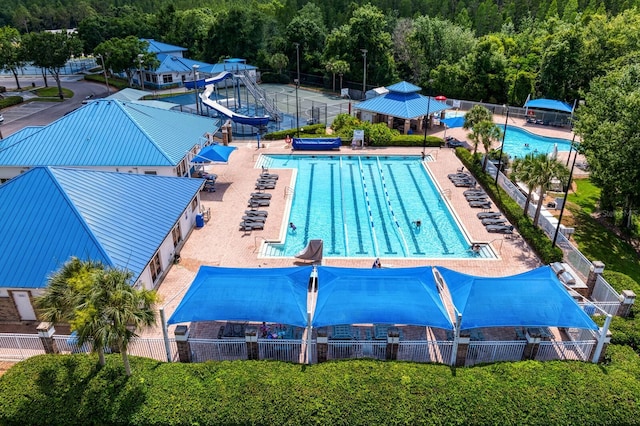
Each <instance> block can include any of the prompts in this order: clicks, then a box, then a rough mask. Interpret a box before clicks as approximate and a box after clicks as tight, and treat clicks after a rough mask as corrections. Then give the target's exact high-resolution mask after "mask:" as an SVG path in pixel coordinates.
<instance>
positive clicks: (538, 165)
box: [532, 154, 569, 225]
mask: <svg viewBox="0 0 640 426" xmlns="http://www.w3.org/2000/svg"><path fill="white" fill-rule="evenodd" d="M532 173H533V177H534V181H535V184H536V187H537V188H538V206H537V207H536V214H535V216H534V217H533V224H534V225H537V224H538V218H539V217H540V209H541V207H542V201H543V197H544V193H545V191H547V190H548V189H549V188H550V187H551V184H552V183H553V181H554V180H560V181H561V182H565V181H566V180H567V178H568V177H569V169H567V167H566V166H565V165H564V164H563V163H561V162H559V161H558V160H557V159H555V158H553V157H551V156H549V155H546V154H539V155H538V156H537V157H536V161H535V163H534V165H533V170H532Z"/></svg>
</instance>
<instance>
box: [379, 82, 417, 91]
mask: <svg viewBox="0 0 640 426" xmlns="http://www.w3.org/2000/svg"><path fill="white" fill-rule="evenodd" d="M387 90H388V91H390V92H398V93H415V92H419V91H420V90H422V89H421V88H420V87H418V86H416V85H415V84H411V83H409V82H407V81H401V82H400V83H396V84H392V85H391V86H388V87H387Z"/></svg>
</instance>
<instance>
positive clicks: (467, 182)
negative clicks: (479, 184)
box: [453, 180, 476, 188]
mask: <svg viewBox="0 0 640 426" xmlns="http://www.w3.org/2000/svg"><path fill="white" fill-rule="evenodd" d="M453 185H454V186H457V187H463V188H474V187H475V186H476V182H475V181H473V180H454V181H453Z"/></svg>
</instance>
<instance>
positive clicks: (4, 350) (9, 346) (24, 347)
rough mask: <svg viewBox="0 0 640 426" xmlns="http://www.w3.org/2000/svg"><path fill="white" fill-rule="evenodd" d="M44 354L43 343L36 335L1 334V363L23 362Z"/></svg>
mask: <svg viewBox="0 0 640 426" xmlns="http://www.w3.org/2000/svg"><path fill="white" fill-rule="evenodd" d="M44 353H45V352H44V346H42V341H41V340H40V337H38V336H37V335H35V334H9V333H0V361H22V360H23V359H27V358H29V357H32V356H35V355H42V354H44Z"/></svg>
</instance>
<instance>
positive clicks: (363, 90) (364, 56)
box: [360, 49, 367, 99]
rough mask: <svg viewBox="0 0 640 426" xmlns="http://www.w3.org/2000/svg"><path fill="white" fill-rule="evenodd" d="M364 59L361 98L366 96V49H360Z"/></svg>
mask: <svg viewBox="0 0 640 426" xmlns="http://www.w3.org/2000/svg"><path fill="white" fill-rule="evenodd" d="M360 51H361V52H362V59H363V60H364V73H363V75H362V99H364V98H366V97H367V94H366V93H367V49H360Z"/></svg>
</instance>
